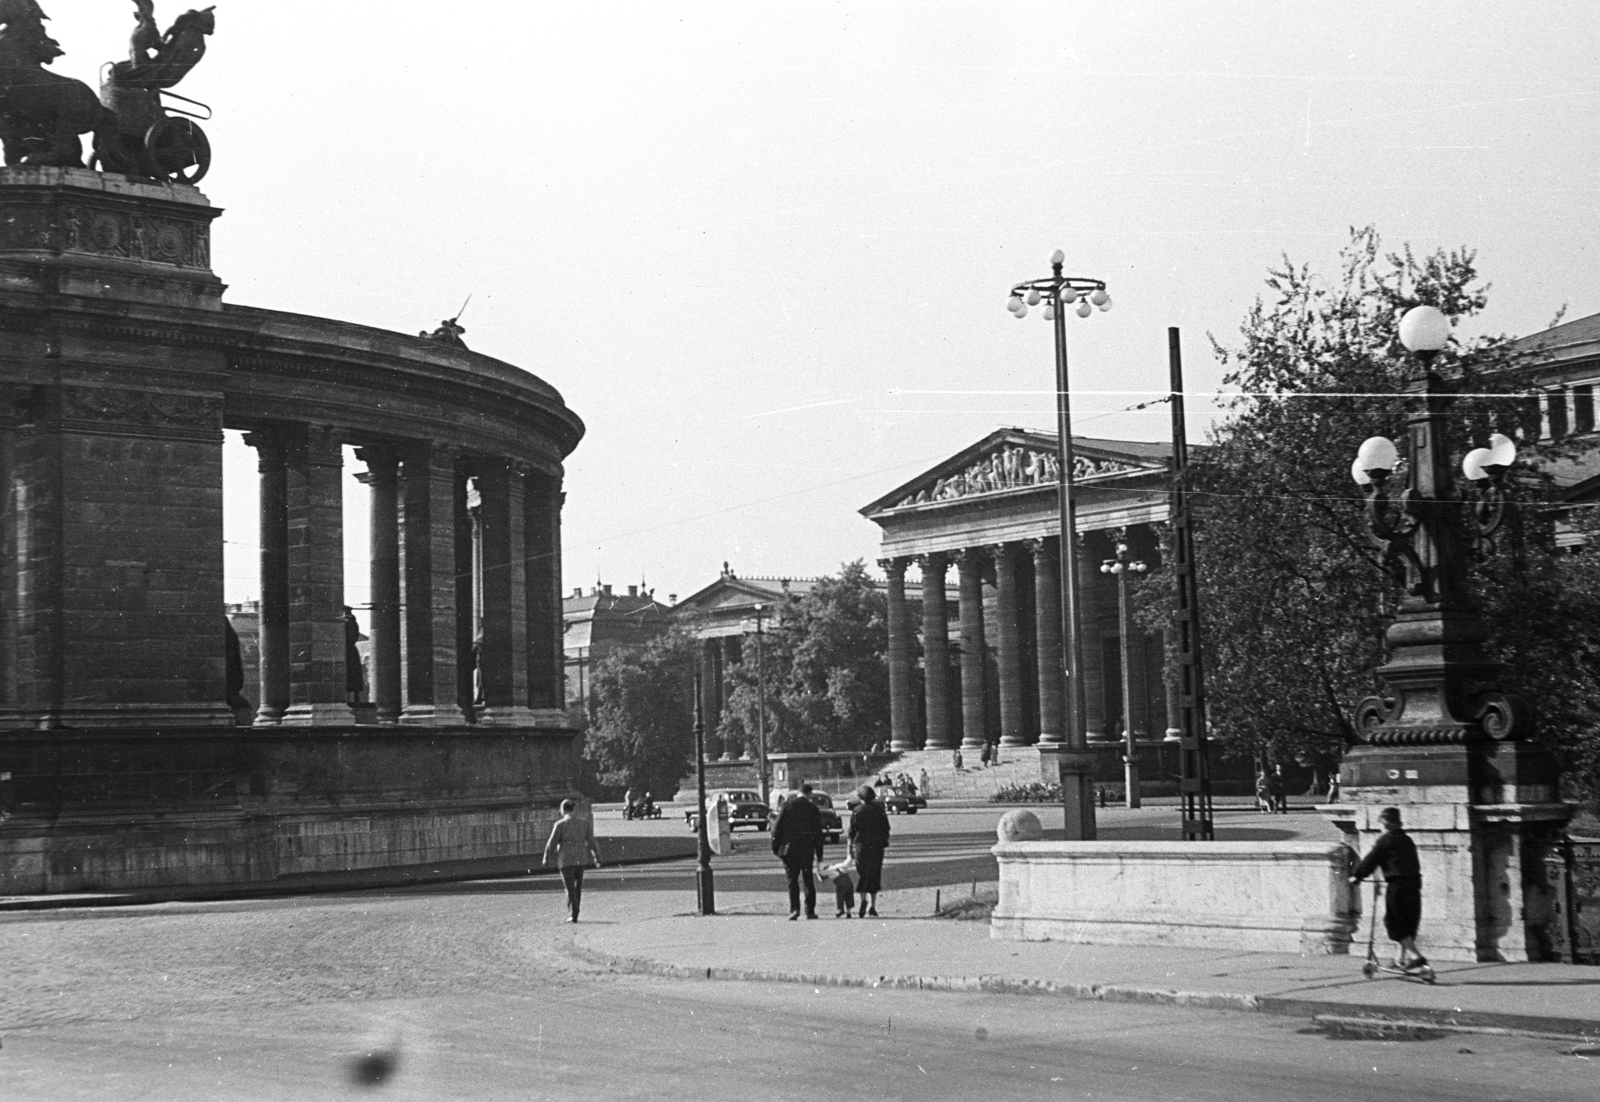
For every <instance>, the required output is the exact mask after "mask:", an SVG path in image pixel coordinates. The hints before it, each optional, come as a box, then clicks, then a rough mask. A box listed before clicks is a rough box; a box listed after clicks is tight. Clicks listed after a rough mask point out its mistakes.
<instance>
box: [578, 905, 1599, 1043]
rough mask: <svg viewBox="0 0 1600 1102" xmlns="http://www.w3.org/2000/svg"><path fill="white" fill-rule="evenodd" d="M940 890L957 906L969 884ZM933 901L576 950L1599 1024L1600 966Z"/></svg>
mask: <svg viewBox="0 0 1600 1102" xmlns="http://www.w3.org/2000/svg"><path fill="white" fill-rule="evenodd" d="M941 891H942V893H943V895H942V898H943V900H944V902H945V903H947V904H948V903H951V902H959V901H960V898H961V897H964V896H965V895H966V894H967V892H968V891H969V887H968V886H966V885H961V886H959V887H953V888H947V889H941ZM823 894H825V893H820V892H819V896H821V895H823ZM933 898H934V892H933V890H932V889H920V890H917V891H907V892H892V893H885V894H884V895H883V896H881V897H880V907H879V910H880V912H881V913H882V914H883V917H882V918H879V919H870V918H869V919H866V920H864V921H862V920H849V921H845V920H840V919H836V918H834V917H833V902H832V899H831V898H828V899H823V898H819V899H818V910H819V912H820V913H822V914H823V915H824V917H823V918H822V919H821V920H819V921H816V922H806V921H800V922H794V923H791V922H789V921H787V920H786V915H785V914H784V913H783V912H784V910H785V908H784V906H783V904H782V901H781V900H774V899H773V897H772V896H771V895H770V894H765V895H760V896H755V895H750V894H748V893H739V894H727V895H723V894H719V896H718V910H719V913H718V914H717V915H716V916H713V917H709V918H701V917H699V916H697V915H676V916H672V917H666V918H654V919H645V920H641V921H624V922H619V923H616V924H611V925H603V924H599V923H596V924H594V925H588V926H583V927H580V928H579V930H578V931H577V934H576V938H575V940H574V942H573V947H574V949H575V951H576V952H577V953H578V954H579V955H580V956H582V957H584V958H586V959H588V960H590V961H592V962H596V963H602V964H606V965H609V966H611V967H613V968H616V969H618V970H622V971H631V972H643V973H652V974H656V975H667V976H677V977H682V978H695V979H722V980H753V981H760V982H774V981H777V982H792V983H809V984H812V985H815V986H843V987H895V988H914V989H920V990H934V991H955V992H988V993H995V994H1016V995H1035V996H1040V995H1050V996H1058V997H1067V998H1079V999H1103V1000H1108V1001H1118V1002H1146V1003H1168V1004H1173V1005H1181V1006H1194V1007H1205V1008H1211V1009H1226V1010H1249V1011H1256V1012H1259V1013H1265V1014H1280V1015H1287V1016H1290V1017H1299V1018H1320V1019H1334V1020H1352V1019H1353V1020H1357V1021H1364V1022H1383V1023H1404V1024H1409V1025H1420V1026H1431V1027H1435V1028H1442V1029H1450V1030H1457V1031H1510V1032H1519V1033H1536V1034H1549V1035H1556V1036H1563V1037H1572V1038H1584V1039H1592V1038H1595V1037H1597V1036H1600V968H1589V967H1584V966H1578V965H1565V964H1463V963H1437V964H1435V968H1436V969H1437V970H1438V974H1439V981H1438V983H1437V984H1436V985H1435V986H1432V987H1429V986H1427V985H1424V984H1422V983H1418V982H1414V981H1410V980H1405V979H1401V978H1399V977H1395V976H1384V975H1380V977H1379V978H1377V979H1373V980H1368V979H1366V978H1364V977H1363V976H1362V974H1361V965H1362V963H1363V960H1364V953H1365V946H1364V944H1363V945H1362V946H1360V947H1358V951H1357V953H1356V954H1355V955H1351V956H1325V957H1300V956H1291V955H1287V954H1270V953H1239V952H1227V951H1210V950H1204V949H1176V948H1166V947H1159V946H1109V945H1079V944H1074V943H1068V942H1017V941H996V940H992V939H991V938H990V937H989V927H988V924H987V923H986V922H968V921H956V920H952V919H947V918H933V917H932V913H933ZM1388 948H1392V946H1390V947H1388ZM1424 948H1426V946H1424Z"/></svg>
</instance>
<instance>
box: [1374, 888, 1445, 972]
mask: <svg viewBox="0 0 1600 1102" xmlns="http://www.w3.org/2000/svg"><path fill="white" fill-rule="evenodd" d="M1377 938H1378V882H1377V881H1376V880H1374V881H1373V882H1372V921H1371V922H1370V923H1368V925H1367V963H1365V964H1363V965H1362V966H1361V974H1362V975H1363V976H1365V977H1367V979H1369V980H1370V979H1375V978H1376V977H1377V975H1378V973H1379V972H1385V973H1387V974H1388V975H1391V976H1399V977H1401V978H1402V979H1408V980H1420V981H1421V982H1423V983H1433V982H1434V981H1435V980H1436V979H1438V977H1437V976H1435V975H1434V974H1433V969H1432V968H1430V967H1428V966H1427V965H1426V964H1421V965H1417V966H1416V967H1413V968H1400V967H1398V966H1397V965H1394V964H1384V963H1383V962H1382V961H1380V960H1379V959H1378V950H1377V946H1376V944H1375V943H1376V941H1377Z"/></svg>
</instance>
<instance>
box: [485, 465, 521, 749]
mask: <svg viewBox="0 0 1600 1102" xmlns="http://www.w3.org/2000/svg"><path fill="white" fill-rule="evenodd" d="M479 470H480V474H479V476H478V488H479V492H480V493H481V494H482V500H483V504H482V505H481V506H480V507H479V518H480V521H481V524H482V542H483V579H482V592H483V653H482V655H481V656H480V661H481V662H482V663H483V669H482V676H483V714H482V716H480V717H479V719H480V722H482V723H485V724H489V725H492V726H497V727H508V726H527V725H529V724H531V723H532V722H533V715H532V712H531V710H530V709H529V707H528V615H527V611H528V594H527V550H526V542H525V540H524V524H525V523H526V520H527V511H526V505H525V502H524V501H523V475H522V471H521V470H519V469H518V468H517V466H516V465H515V464H513V463H511V462H510V461H509V460H505V459H492V460H486V461H484V462H483V463H482V464H481V465H480V467H479Z"/></svg>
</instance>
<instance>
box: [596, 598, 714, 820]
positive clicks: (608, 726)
mask: <svg viewBox="0 0 1600 1102" xmlns="http://www.w3.org/2000/svg"><path fill="white" fill-rule="evenodd" d="M694 655H695V640H694V639H693V638H692V637H691V636H689V635H688V634H686V633H685V632H683V631H681V630H679V629H676V628H674V629H673V630H671V631H669V632H667V633H666V634H665V635H662V636H660V637H658V638H656V639H652V640H651V641H650V642H648V643H646V644H645V645H644V646H642V647H629V648H625V649H619V650H616V651H613V652H612V653H611V654H609V655H607V656H606V657H605V659H604V660H602V661H601V662H600V663H598V664H597V665H596V666H595V669H594V680H593V692H594V699H595V719H594V724H593V726H591V727H590V728H589V731H588V733H587V735H586V737H585V740H584V751H583V753H584V757H585V758H587V759H588V760H589V761H590V762H591V763H593V766H594V769H595V771H596V773H597V774H598V777H599V780H600V782H601V783H602V784H604V785H606V786H608V787H610V788H613V789H623V788H642V789H648V790H650V791H651V792H654V793H655V794H656V795H657V796H658V797H659V798H661V799H668V798H670V797H671V795H672V794H673V793H675V792H676V791H677V789H678V781H679V780H681V779H682V778H683V776H684V775H685V774H686V773H687V772H688V770H689V768H690V767H691V766H692V765H693V763H694V701H693V696H694V690H693V677H694Z"/></svg>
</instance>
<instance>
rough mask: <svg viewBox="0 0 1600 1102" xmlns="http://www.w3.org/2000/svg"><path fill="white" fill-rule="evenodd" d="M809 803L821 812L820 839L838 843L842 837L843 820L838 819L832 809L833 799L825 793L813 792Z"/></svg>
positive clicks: (837, 814) (837, 815)
mask: <svg viewBox="0 0 1600 1102" xmlns="http://www.w3.org/2000/svg"><path fill="white" fill-rule="evenodd" d="M811 802H812V803H814V804H816V805H817V810H818V811H820V812H822V837H823V838H824V839H825V840H827V841H829V842H833V843H838V842H839V841H840V840H841V839H842V838H843V837H844V820H843V819H840V818H839V813H838V812H837V811H835V810H834V809H833V797H832V796H830V795H828V794H827V793H826V792H813V793H812V794H811Z"/></svg>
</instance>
